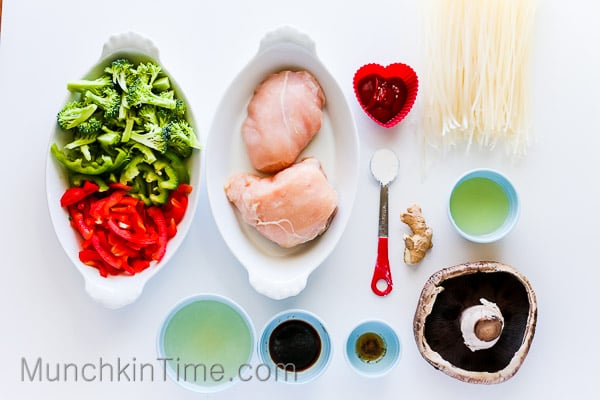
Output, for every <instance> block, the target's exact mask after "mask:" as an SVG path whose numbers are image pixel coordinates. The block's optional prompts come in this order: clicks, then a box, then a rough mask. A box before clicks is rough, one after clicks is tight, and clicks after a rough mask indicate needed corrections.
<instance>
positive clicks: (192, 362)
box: [157, 293, 256, 393]
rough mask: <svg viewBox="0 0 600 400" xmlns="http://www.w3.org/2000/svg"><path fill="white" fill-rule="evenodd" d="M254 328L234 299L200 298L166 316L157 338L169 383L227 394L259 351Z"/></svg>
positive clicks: (215, 295) (194, 296)
mask: <svg viewBox="0 0 600 400" xmlns="http://www.w3.org/2000/svg"><path fill="white" fill-rule="evenodd" d="M255 340H256V336H255V332H254V324H253V323H252V321H251V319H250V317H249V315H248V314H247V313H246V311H244V309H243V308H242V307H241V306H240V305H239V304H237V303H235V302H234V301H233V300H231V299H229V298H227V297H224V296H221V295H217V294H211V293H206V294H197V295H193V296H190V297H188V298H185V299H183V300H181V301H180V302H179V303H177V304H176V305H175V306H174V307H173V308H172V309H171V311H170V312H169V314H168V315H167V316H166V318H165V319H164V321H163V322H162V324H161V326H160V330H159V333H158V337H157V352H158V359H159V360H161V361H162V362H163V363H164V364H163V365H164V368H165V369H166V374H167V375H168V376H169V378H170V379H171V380H172V381H174V382H176V383H178V384H179V385H180V386H182V387H184V388H186V389H189V390H192V391H194V392H199V393H212V392H218V391H221V390H224V389H227V388H229V387H231V386H232V385H234V384H235V383H237V382H238V381H239V380H240V377H239V371H240V367H241V366H242V365H246V364H248V365H249V363H250V362H251V360H252V358H253V356H254V350H255Z"/></svg>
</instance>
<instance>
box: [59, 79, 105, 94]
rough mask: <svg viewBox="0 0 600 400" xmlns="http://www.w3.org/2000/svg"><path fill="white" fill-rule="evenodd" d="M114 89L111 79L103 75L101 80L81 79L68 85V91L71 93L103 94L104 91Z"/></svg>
mask: <svg viewBox="0 0 600 400" xmlns="http://www.w3.org/2000/svg"><path fill="white" fill-rule="evenodd" d="M112 87H113V83H112V81H111V80H110V77H108V76H106V75H102V76H101V77H100V78H97V79H94V80H90V79H80V80H75V81H70V82H68V83H67V89H69V91H71V92H85V91H86V90H90V91H93V92H94V93H101V92H102V91H103V90H104V89H106V88H112Z"/></svg>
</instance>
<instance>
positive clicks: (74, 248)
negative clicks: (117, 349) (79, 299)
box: [46, 32, 201, 309]
mask: <svg viewBox="0 0 600 400" xmlns="http://www.w3.org/2000/svg"><path fill="white" fill-rule="evenodd" d="M120 57H128V58H129V59H131V60H132V61H134V62H140V61H150V60H152V61H154V62H156V63H158V64H159V65H161V67H163V70H164V71H165V72H166V73H167V75H169V79H170V80H171V85H172V86H173V88H174V89H175V91H176V93H177V96H178V97H179V98H181V99H182V100H184V101H185V102H186V104H187V105H188V107H187V111H186V114H187V119H188V122H189V123H190V124H191V125H192V127H194V129H195V131H196V133H197V132H198V130H197V127H196V124H195V121H194V116H193V113H192V110H191V107H190V103H189V101H188V100H187V99H186V98H185V95H184V93H183V92H182V90H181V88H180V87H179V86H178V85H177V82H176V80H175V79H174V78H173V76H172V75H171V74H169V73H168V70H167V69H165V68H164V66H163V65H162V63H161V62H160V59H159V51H158V49H157V48H156V46H155V45H154V44H153V43H152V41H151V40H149V39H148V38H145V37H143V36H141V35H139V34H137V33H134V32H127V33H122V34H118V35H114V36H111V37H110V38H109V39H108V41H107V42H106V43H105V44H104V46H103V48H102V53H101V55H100V59H99V61H98V62H97V63H96V64H95V65H94V66H92V68H91V69H90V70H89V71H88V72H87V73H86V74H85V75H84V76H83V77H82V78H84V79H85V78H90V77H92V76H94V77H97V76H99V74H101V73H102V70H103V69H104V67H106V66H107V65H109V64H110V63H111V62H112V61H113V60H115V59H117V58H120ZM65 84H66V82H65ZM70 97H71V96H69V97H68V98H67V99H65V101H64V103H66V101H67V100H68V99H69V98H70ZM64 103H63V104H64ZM61 107H62V105H61ZM59 109H60V108H58V109H57V112H58V111H59ZM52 143H58V144H59V145H61V144H64V133H63V132H62V131H61V129H60V128H59V127H58V125H55V127H54V129H53V131H52V134H51V138H50V145H51V144H52ZM50 145H49V146H48V149H50ZM200 157H201V152H200V151H194V153H193V154H192V156H191V157H190V159H189V160H187V162H188V168H189V172H190V185H192V187H193V190H192V193H191V194H190V195H189V203H188V208H187V212H186V214H185V216H184V218H183V220H182V221H181V222H180V224H179V225H178V226H177V230H178V232H177V235H176V236H175V237H173V238H172V239H171V240H170V241H169V243H168V245H167V250H166V253H165V255H164V257H163V259H162V260H161V261H160V262H159V263H154V264H153V265H151V266H150V267H148V268H147V269H145V270H144V271H142V272H140V273H137V274H135V275H132V276H109V277H107V278H104V277H102V276H100V274H99V273H98V270H97V269H96V268H93V267H89V266H87V265H85V264H83V263H82V262H81V261H80V260H79V249H80V245H79V243H80V238H79V236H78V234H77V233H76V232H75V230H74V229H73V228H72V227H71V225H70V224H69V215H68V213H67V211H66V210H65V209H63V208H62V207H61V206H60V197H61V196H62V194H63V193H64V191H65V190H66V189H67V187H68V178H67V171H66V170H65V169H64V167H63V166H62V165H61V164H60V163H59V162H58V161H56V160H55V159H54V157H52V155H51V154H50V150H48V158H47V161H46V192H47V200H48V208H49V211H50V218H51V220H52V224H53V226H54V230H55V232H56V235H57V237H58V240H59V242H60V244H61V245H62V247H63V249H64V251H65V253H66V254H67V256H68V257H69V259H70V260H71V261H72V262H73V264H74V265H75V267H76V268H77V270H78V271H79V272H80V273H81V275H82V276H83V279H84V281H85V290H86V291H87V293H88V294H89V295H90V296H91V297H92V298H93V299H94V300H96V301H97V302H99V303H100V304H102V305H104V306H105V307H108V308H113V309H115V308H120V307H123V306H125V305H127V304H130V303H132V302H133V301H135V300H136V299H137V298H138V297H139V296H140V295H141V293H142V291H143V289H144V285H145V284H146V282H148V280H149V279H150V278H152V277H153V276H154V275H155V274H156V273H157V272H158V271H160V270H161V269H162V268H163V267H164V266H165V264H167V263H168V262H169V260H170V259H171V257H172V256H173V254H174V253H175V252H176V251H177V249H178V248H179V246H180V245H181V243H182V242H183V240H184V238H185V236H186V234H187V232H188V231H189V228H190V226H191V223H192V220H193V217H194V214H195V211H196V206H197V203H198V192H199V191H200V162H201V161H200Z"/></svg>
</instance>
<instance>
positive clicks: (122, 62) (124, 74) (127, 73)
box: [104, 58, 135, 91]
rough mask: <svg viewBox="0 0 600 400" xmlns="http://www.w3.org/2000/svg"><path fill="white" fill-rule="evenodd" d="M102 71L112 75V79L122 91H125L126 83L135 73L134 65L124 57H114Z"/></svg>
mask: <svg viewBox="0 0 600 400" xmlns="http://www.w3.org/2000/svg"><path fill="white" fill-rule="evenodd" d="M104 72H106V73H107V74H110V75H111V76H112V81H113V82H114V83H115V84H118V85H119V86H120V87H121V89H122V90H123V91H127V84H128V83H129V81H131V80H133V76H134V74H135V68H134V65H133V64H132V63H131V62H130V61H129V60H127V59H125V58H119V59H116V60H115V61H113V62H112V63H111V65H110V66H109V67H106V68H104Z"/></svg>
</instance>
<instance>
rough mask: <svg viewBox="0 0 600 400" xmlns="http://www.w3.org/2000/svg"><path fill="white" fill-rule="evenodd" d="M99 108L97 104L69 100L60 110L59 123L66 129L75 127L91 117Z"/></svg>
mask: <svg viewBox="0 0 600 400" xmlns="http://www.w3.org/2000/svg"><path fill="white" fill-rule="evenodd" d="M97 108H98V106H97V105H95V104H84V103H83V102H80V101H71V102H68V103H67V104H65V106H64V107H63V108H62V109H61V110H60V111H59V112H58V115H57V120H58V125H59V126H60V127H61V128H63V129H65V130H69V129H73V128H75V127H76V126H77V125H79V124H81V123H83V122H85V121H86V120H87V119H88V118H90V117H91V116H92V114H94V112H95V111H96V109H97Z"/></svg>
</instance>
